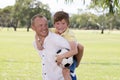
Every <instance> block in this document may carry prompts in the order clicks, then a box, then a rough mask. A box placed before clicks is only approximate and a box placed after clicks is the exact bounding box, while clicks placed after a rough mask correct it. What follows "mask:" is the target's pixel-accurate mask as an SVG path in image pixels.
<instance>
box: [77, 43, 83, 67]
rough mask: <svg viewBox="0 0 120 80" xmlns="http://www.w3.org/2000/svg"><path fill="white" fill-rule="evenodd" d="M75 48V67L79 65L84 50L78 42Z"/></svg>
mask: <svg viewBox="0 0 120 80" xmlns="http://www.w3.org/2000/svg"><path fill="white" fill-rule="evenodd" d="M77 48H78V54H77V55H75V57H76V59H77V66H76V67H78V66H79V64H80V61H81V59H82V56H83V52H84V47H83V45H81V44H79V43H78V45H77Z"/></svg>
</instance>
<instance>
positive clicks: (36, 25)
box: [31, 14, 48, 37]
mask: <svg viewBox="0 0 120 80" xmlns="http://www.w3.org/2000/svg"><path fill="white" fill-rule="evenodd" d="M31 26H32V29H33V30H34V31H35V32H36V34H37V35H38V36H39V37H46V36H47V35H48V22H47V19H46V17H44V16H42V15H40V14H37V15H35V16H33V17H32V19H31Z"/></svg>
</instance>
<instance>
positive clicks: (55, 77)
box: [31, 14, 70, 80]
mask: <svg viewBox="0 0 120 80" xmlns="http://www.w3.org/2000/svg"><path fill="white" fill-rule="evenodd" d="M31 26H32V29H33V30H34V31H35V33H36V35H37V37H36V40H35V42H34V46H35V48H36V49H37V50H38V53H39V54H40V56H41V58H42V78H43V80H64V77H63V74H62V68H61V67H60V66H58V65H57V63H56V62H55V61H56V60H55V58H56V52H57V51H58V50H59V49H62V48H68V49H70V45H69V43H68V42H67V40H65V39H64V38H63V37H61V36H59V35H57V34H55V33H52V32H50V31H49V30H48V22H47V19H46V18H45V17H44V16H42V15H39V14H37V15H35V16H33V18H32V19H31ZM37 44H39V45H40V49H38V48H37ZM67 53H70V52H67ZM62 55H63V56H62V58H66V57H68V56H67V55H65V54H62ZM67 80H70V79H69V78H68V79H67Z"/></svg>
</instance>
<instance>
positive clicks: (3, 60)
mask: <svg viewBox="0 0 120 80" xmlns="http://www.w3.org/2000/svg"><path fill="white" fill-rule="evenodd" d="M73 31H74V33H75V36H76V38H77V40H78V42H80V43H81V44H83V45H84V47H85V51H84V56H83V59H82V61H81V64H80V66H79V67H78V68H77V69H76V74H77V77H78V80H120V75H119V73H120V31H110V32H109V31H105V34H100V31H91V30H90V31H89V30H88V31H87V30H86V31H84V30H73ZM33 40H34V32H33V31H32V30H30V32H26V29H18V31H16V32H14V31H13V29H9V30H8V31H7V29H6V28H5V29H0V80H42V79H41V64H40V62H41V59H40V57H39V55H38V53H37V51H36V50H35V49H34V47H33V45H32V42H33Z"/></svg>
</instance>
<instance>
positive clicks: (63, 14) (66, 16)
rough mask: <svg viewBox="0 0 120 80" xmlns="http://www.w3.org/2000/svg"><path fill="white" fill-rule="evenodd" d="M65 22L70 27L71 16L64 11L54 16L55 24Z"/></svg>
mask: <svg viewBox="0 0 120 80" xmlns="http://www.w3.org/2000/svg"><path fill="white" fill-rule="evenodd" d="M63 19H64V20H65V21H66V22H67V24H68V25H69V14H68V13H66V12H64V11H58V12H56V13H55V14H54V24H55V22H58V21H61V20H63Z"/></svg>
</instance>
